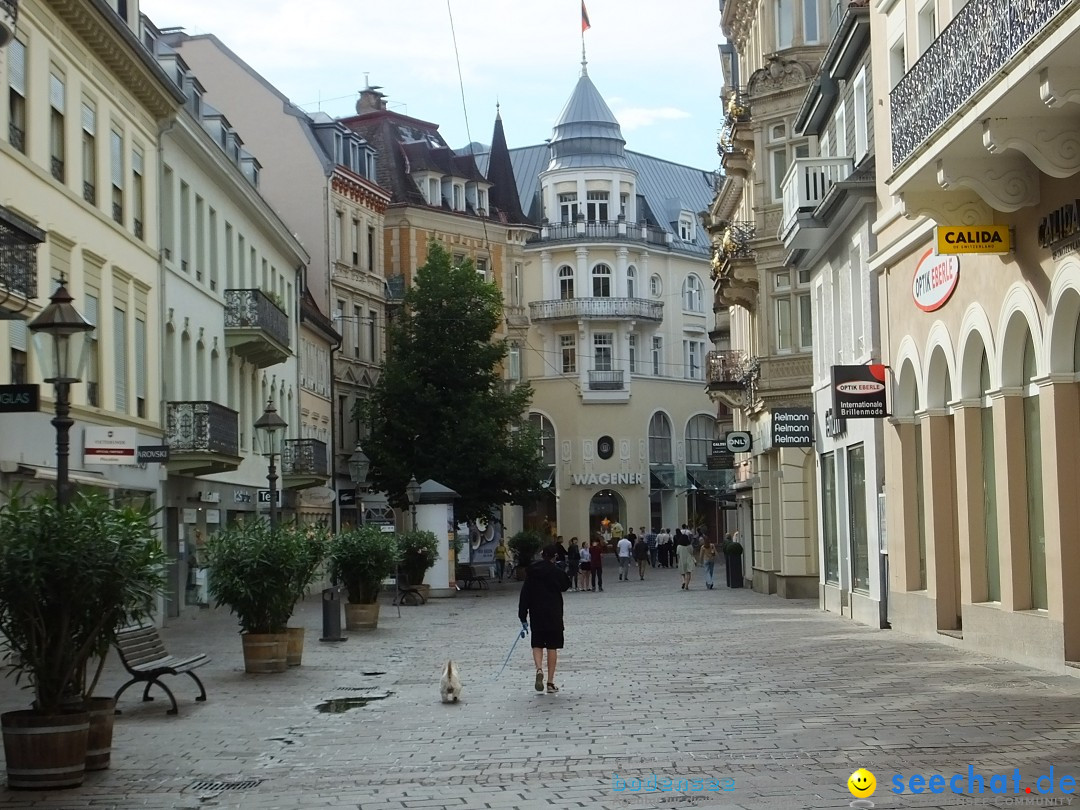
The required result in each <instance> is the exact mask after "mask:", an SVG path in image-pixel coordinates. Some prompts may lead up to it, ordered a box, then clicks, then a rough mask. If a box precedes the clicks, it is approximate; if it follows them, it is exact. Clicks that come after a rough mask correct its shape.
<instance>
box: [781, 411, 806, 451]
mask: <svg viewBox="0 0 1080 810" xmlns="http://www.w3.org/2000/svg"><path fill="white" fill-rule="evenodd" d="M772 443H773V447H813V446H814V409H813V408H773V412H772Z"/></svg>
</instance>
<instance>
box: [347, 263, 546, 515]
mask: <svg viewBox="0 0 1080 810" xmlns="http://www.w3.org/2000/svg"><path fill="white" fill-rule="evenodd" d="M502 317H503V307H502V295H501V293H500V292H499V288H498V286H497V285H495V284H494V283H490V282H487V281H485V280H484V279H483V278H482V277H481V276H480V275H478V274H477V272H476V269H475V267H474V266H473V263H472V262H471V261H469V260H466V261H464V262H462V263H461V264H455V263H454V262H453V261H452V260H451V257H450V254H448V253H447V252H446V250H445V249H444V248H443V247H442V246H441V245H439V244H438V243H437V242H432V243H431V245H430V248H429V252H428V259H427V263H426V264H424V265H423V266H422V267H420V268H419V269H418V270H417V271H416V276H415V283H414V285H413V286H412V287H411V288H410V289H409V290H408V291H407V292H406V293H405V299H404V309H403V312H402V313H401V314H400V315H399V316H398V317H397V318H395V319H394V320H392V321H391V322H390V323H389V325H388V326H387V356H386V362H385V365H384V367H383V371H382V375H381V376H380V377H379V381H378V383H377V384H376V385H375V386H374V388H373V390H372V394H371V398H370V399H369V400H368V401H367V402H366V403H361V404H360V406H359V407H358V414H357V415H358V418H359V419H360V420H361V422H362V424H364V425H365V426H366V427H367V430H368V433H369V435H368V438H367V439H366V440H365V441H364V445H363V446H364V452H365V453H367V455H368V457H369V458H370V459H371V481H372V484H373V486H374V487H375V488H376V489H378V490H382V491H384V492H386V493H388V495H389V498H390V501H391V503H393V504H394V505H395V506H398V507H406V506H407V505H408V501H407V500H406V496H405V485H406V484H407V483H408V481H409V478H410V476H412V475H415V476H416V479H417V480H418V481H424V480H426V479H428V478H432V479H434V480H436V481H438V482H439V483H441V484H444V485H445V486H448V487H450V488H451V489H453V490H454V491H455V492H457V493H458V494H459V495H460V498H458V499H457V500H456V501H455V502H454V511H455V519H456V520H458V521H459V522H461V521H466V520H469V519H472V518H477V517H484V518H488V517H489V516H490V514H491V510H492V508H494V507H497V506H500V505H502V504H504V503H514V502H518V501H520V500H521V499H523V498H524V497H526V495H527V493H528V492H529V491H530V490H534V489H535V488H536V486H537V483H538V482H539V481H540V480H541V460H540V452H539V450H540V442H539V436H538V435H537V432H536V430H535V428H533V427H532V425H530V424H529V421H528V418H527V410H528V406H529V402H530V401H531V400H532V387H531V386H529V385H528V384H527V383H522V384H520V385H517V386H514V387H507V386H506V385H504V383H503V380H502V378H501V376H500V373H499V369H500V364H501V362H502V360H503V358H504V357H506V354H507V343H506V341H505V340H495V339H494V337H493V336H494V334H495V331H496V329H498V327H499V324H500V323H501V321H502Z"/></svg>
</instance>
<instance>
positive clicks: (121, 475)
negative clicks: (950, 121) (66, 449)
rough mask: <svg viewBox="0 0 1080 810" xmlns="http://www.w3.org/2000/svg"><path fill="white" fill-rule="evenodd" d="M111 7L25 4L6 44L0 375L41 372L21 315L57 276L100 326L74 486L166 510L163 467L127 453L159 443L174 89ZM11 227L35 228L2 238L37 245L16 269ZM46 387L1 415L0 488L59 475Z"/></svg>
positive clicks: (2, 63) (0, 80)
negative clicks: (32, 407)
mask: <svg viewBox="0 0 1080 810" xmlns="http://www.w3.org/2000/svg"><path fill="white" fill-rule="evenodd" d="M117 8H118V6H117V5H116V4H115V3H112V4H110V3H107V2H104V1H103V0H89V1H88V2H82V3H67V2H42V3H22V4H20V5H19V14H18V24H17V26H16V33H15V38H14V39H12V40H11V41H9V42H8V43H7V44H6V45H5V46H4V48H3V49H2V50H0V86H2V87H3V88H4V89H5V95H4V102H3V103H2V104H0V233H2V234H3V235H2V236H0V245H2V247H0V277H3V278H4V281H3V282H2V285H0V286H2V289H0V296H2V297H3V302H2V303H0V310H3V311H4V317H5V320H6V319H7V318H11V319H10V320H6V323H4V324H3V326H2V328H0V353H2V354H3V357H4V361H5V362H3V363H2V364H0V383H5V384H6V383H11V382H26V383H41V382H42V373H41V369H40V366H39V363H38V361H37V359H36V358H35V356H34V353H33V351H32V350H31V349H30V347H29V345H28V344H29V340H28V330H27V321H28V320H30V319H32V318H33V317H34V316H35V315H36V314H37V313H38V312H40V311H41V309H42V307H43V306H44V305H46V304H47V303H48V298H49V295H50V294H51V293H52V292H53V291H54V290H55V289H56V286H55V285H56V283H57V282H58V281H59V280H60V279H61V278H63V279H64V280H65V283H66V285H67V288H68V290H69V292H70V293H71V294H72V296H73V297H74V299H75V300H74V305H75V307H76V308H77V309H78V310H79V311H80V312H81V313H82V314H83V316H84V317H86V318H87V319H88V320H90V321H91V322H92V323H93V324H94V325H95V327H96V329H95V330H94V332H93V333H92V338H93V339H92V343H91V346H90V356H89V365H88V368H87V371H86V374H85V377H84V379H83V381H82V382H81V383H78V384H75V385H73V386H72V389H71V400H72V414H71V415H72V418H73V419H74V420H75V424H74V426H73V427H72V429H71V433H70V436H71V450H70V469H71V475H70V478H71V481H72V483H74V484H77V485H80V486H87V487H96V488H99V489H104V490H107V491H109V492H111V493H112V494H113V495H114V496H115V497H116V499H117V500H118V501H127V502H139V503H143V502H146V501H149V502H150V503H152V504H153V505H155V506H160V505H161V503H162V500H161V499H162V479H163V475H162V473H161V469H160V467H159V465H158V464H157V463H141V462H139V461H138V458H137V448H139V447H145V446H161V445H162V444H164V438H163V437H164V433H165V429H164V425H165V420H164V408H163V403H162V401H161V396H160V392H161V373H160V364H159V363H158V362H157V358H158V357H159V353H160V335H159V333H158V330H157V328H156V326H157V324H158V323H160V322H161V316H162V307H161V294H162V290H161V285H160V279H159V266H158V247H159V240H160V233H159V228H158V222H157V217H156V198H157V188H158V177H159V164H158V151H157V144H158V137H159V131H160V128H161V127H162V126H163V125H167V122H168V121H169V119H170V118H172V117H173V116H174V115H175V114H176V111H177V109H178V108H179V106H180V104H181V102H182V100H183V95H182V94H181V93H180V91H179V89H178V88H176V87H175V86H174V85H173V84H172V82H171V81H170V80H169V77H168V76H166V75H165V73H164V71H163V70H162V69H161V68H160V67H159V66H158V65H157V63H156V62H155V61H154V60H153V59H152V58H151V57H150V56H149V54H148V53H147V52H146V51H145V49H143V48H142V46H141V45H140V43H139V40H138V36H137V31H138V28H139V15H138V3H137V2H129V3H126V4H122V5H120V6H119V8H120V9H121V11H122V13H121V12H118V10H117ZM20 223H21V224H20ZM17 230H22V231H23V232H24V234H26V233H28V234H29V239H27V238H25V236H24V237H19V238H18V239H10V241H18V242H20V243H21V244H22V245H23V246H24V247H25V246H26V245H27V242H32V241H40V242H42V243H43V244H41V246H40V247H38V248H37V249H36V256H33V257H31V256H29V255H28V254H27V252H26V251H25V249H24V250H23V251H22V252H21V254H19V255H18V256H17V257H15V259H14V267H13V266H12V265H11V264H9V261H10V260H11V257H12V251H11V250H10V249H9V237H10V235H11V234H12V233H13V232H15V231H17ZM35 265H36V267H35ZM41 398H42V404H41V410H40V411H39V412H37V413H4V414H2V415H0V433H2V434H3V436H4V440H3V443H2V448H0V491H2V492H10V491H11V490H12V488H14V487H15V486H18V485H21V486H23V487H24V489H30V490H33V489H35V488H44V487H48V486H51V483H50V482H51V481H53V480H55V477H56V451H55V447H56V432H55V430H54V428H53V426H52V425H51V424H50V419H51V415H52V411H53V404H54V403H53V390H52V386H49V385H45V384H42V385H41ZM104 441H108V442H110V443H115V444H114V445H113V446H114V447H115V448H116V449H119V448H121V447H122V448H123V450H124V453H122V454H120V455H118V456H117V458H119V459H120V460H121V461H123V462H124V463H120V464H104V463H102V459H101V457H100V455H98V454H97V453H96V452H95V451H96V450H97V449H99V448H100V447H101V446H102V443H103V442H104Z"/></svg>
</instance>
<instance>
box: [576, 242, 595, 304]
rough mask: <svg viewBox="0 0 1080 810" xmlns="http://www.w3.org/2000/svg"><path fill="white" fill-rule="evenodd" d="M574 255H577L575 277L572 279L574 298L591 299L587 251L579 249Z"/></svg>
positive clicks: (583, 248)
mask: <svg viewBox="0 0 1080 810" xmlns="http://www.w3.org/2000/svg"><path fill="white" fill-rule="evenodd" d="M574 253H575V254H576V255H577V275H576V277H575V279H574V297H575V298H591V297H592V284H590V283H589V249H588V248H587V247H579V248H578V249H577V250H576V251H574Z"/></svg>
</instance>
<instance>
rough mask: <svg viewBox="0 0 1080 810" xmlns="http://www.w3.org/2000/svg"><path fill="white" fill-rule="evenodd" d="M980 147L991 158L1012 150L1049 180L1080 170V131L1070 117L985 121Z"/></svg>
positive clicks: (993, 119) (1033, 117) (1026, 117)
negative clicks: (983, 148)
mask: <svg viewBox="0 0 1080 810" xmlns="http://www.w3.org/2000/svg"><path fill="white" fill-rule="evenodd" d="M983 146H985V147H986V148H987V149H989V150H990V153H991V154H993V155H1000V154H1002V153H1004V152H1005V151H1007V150H1009V149H1015V150H1016V151H1017V152H1020V153H1021V154H1022V155H1024V156H1025V157H1027V159H1028V160H1030V161H1031V162H1032V163H1034V164H1035V165H1036V166H1037V167H1038V168H1039V170H1040V171H1041V172H1043V173H1044V174H1048V175H1050V176H1051V177H1059V178H1066V177H1072V176H1073V175H1074V174H1076V173H1077V172H1078V171H1080V132H1077V130H1076V123H1075V122H1074V121H1073V120H1072V119H1071V118H1064V117H1060V116H1058V117H1050V116H1042V117H1040V116H1024V117H1023V118H988V119H987V120H986V121H984V122H983Z"/></svg>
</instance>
